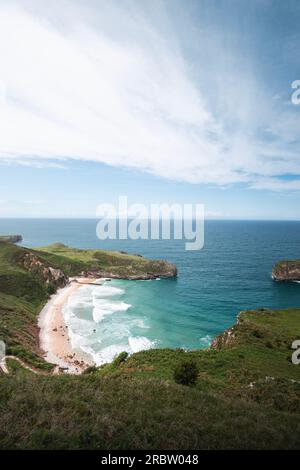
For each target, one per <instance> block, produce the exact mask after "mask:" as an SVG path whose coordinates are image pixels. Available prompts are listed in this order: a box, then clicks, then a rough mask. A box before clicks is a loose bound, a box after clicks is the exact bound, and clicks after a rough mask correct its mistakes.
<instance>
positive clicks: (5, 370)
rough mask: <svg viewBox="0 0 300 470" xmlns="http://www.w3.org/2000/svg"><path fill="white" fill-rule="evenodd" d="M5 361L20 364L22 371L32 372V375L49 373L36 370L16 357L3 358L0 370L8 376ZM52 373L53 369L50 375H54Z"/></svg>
mask: <svg viewBox="0 0 300 470" xmlns="http://www.w3.org/2000/svg"><path fill="white" fill-rule="evenodd" d="M6 359H13V360H14V361H17V362H18V363H19V364H21V366H22V367H24V369H27V370H30V372H33V373H34V374H39V375H49V372H45V371H42V370H39V369H36V368H34V367H30V366H28V365H27V364H26V363H25V362H24V361H22V360H21V359H20V358H18V357H17V356H5V357H4V358H3V359H2V361H1V362H0V369H1V370H2V372H4V374H9V369H8V367H7V365H6V362H5V361H6ZM54 372H55V369H54V371H53V372H51V374H54Z"/></svg>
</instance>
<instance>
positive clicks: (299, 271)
mask: <svg viewBox="0 0 300 470" xmlns="http://www.w3.org/2000/svg"><path fill="white" fill-rule="evenodd" d="M272 279H274V281H300V260H287V261H279V262H278V263H276V264H275V266H274V267H273V270H272Z"/></svg>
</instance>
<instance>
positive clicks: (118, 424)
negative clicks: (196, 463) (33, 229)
mask: <svg viewBox="0 0 300 470" xmlns="http://www.w3.org/2000/svg"><path fill="white" fill-rule="evenodd" d="M22 250H23V249H22V248H19V247H16V246H13V245H8V244H4V243H0V315H1V317H0V320H1V321H0V337H1V338H3V339H5V341H6V342H7V343H8V349H9V351H8V352H9V353H15V354H17V355H19V356H20V357H22V358H25V359H26V360H27V361H28V362H31V363H32V364H34V365H38V366H40V367H42V366H43V365H44V366H46V367H47V365H46V364H45V363H44V362H42V360H41V358H40V357H39V355H38V354H39V352H38V350H37V342H36V327H35V325H36V315H37V312H38V311H39V309H40V307H41V305H42V304H43V303H44V302H45V300H46V299H47V296H48V293H47V289H46V287H45V285H44V284H43V283H41V282H40V281H39V280H38V279H37V278H35V277H34V276H33V275H31V274H30V273H28V272H27V271H25V270H24V269H23V268H22V266H21V265H20V264H19V261H20V257H21V254H22ZM50 250H51V253H50V254H49V253H46V252H45V251H44V249H43V250H40V251H39V255H40V256H42V257H44V258H43V259H45V260H47V262H49V261H50V260H51V262H52V264H53V265H55V266H59V267H63V266H64V267H65V269H69V274H71V273H74V274H75V271H76V270H78V269H80V270H81V269H82V266H83V265H84V266H87V265H89V266H90V264H89V263H94V259H93V255H92V253H93V252H88V253H86V252H81V251H79V252H78V251H75V250H71V252H70V251H69V250H68V249H66V248H65V247H62V246H61V247H60V248H59V249H58V251H59V254H54V251H55V248H54V247H52V248H50ZM66 252H67V254H66ZM35 253H37V252H35ZM63 253H65V254H63ZM71 253H72V254H71ZM104 255H105V254H104ZM110 256H111V255H110ZM116 256H117V257H118V258H119V257H120V258H121V259H122V258H123V257H122V256H121V255H120V254H118V255H116ZM118 262H119V261H118ZM73 263H74V264H73ZM233 332H234V341H233V342H232V343H229V345H228V346H227V347H224V348H222V349H220V350H198V351H192V352H189V353H186V352H184V351H182V350H169V349H161V350H159V349H158V350H150V351H144V352H140V353H137V354H134V355H133V356H131V357H130V358H128V360H127V361H126V362H125V363H124V364H122V365H120V366H118V367H116V366H113V365H106V366H103V367H102V368H100V369H99V370H98V371H96V372H94V373H91V374H89V375H83V376H80V377H71V376H59V377H57V376H36V375H34V374H32V373H30V372H28V371H25V370H24V369H22V368H21V367H20V366H19V365H18V364H17V363H16V362H14V361H8V365H9V367H10V369H11V370H12V372H13V373H12V374H11V375H10V376H4V375H2V376H1V375H0V448H111V449H116V448H122V449H126V448H145V449H146V448H147V449H148V448H153V449H155V448H175V449H176V448H181V449H183V448H191V449H192V448H194V449H200V448H299V445H300V424H299V423H300V420H299V417H300V416H299V415H300V384H299V383H297V382H298V381H299V382H300V366H296V365H293V364H292V363H291V360H290V358H291V353H292V350H291V349H290V346H291V343H292V341H293V340H294V339H296V338H300V309H289V310H281V311H270V310H263V311H253V312H243V313H242V314H241V315H240V317H239V324H238V326H236V327H234V330H233ZM187 357H192V358H194V359H195V360H196V361H197V363H198V366H199V377H198V382H197V385H196V386H195V387H194V388H189V387H184V386H180V385H177V384H175V383H174V380H173V371H174V368H175V366H176V364H177V363H178V362H179V361H181V360H182V359H184V358H187ZM269 377H272V378H271V379H270V378H269ZM291 379H293V380H294V381H296V382H293V381H292V380H291ZM250 384H252V386H250Z"/></svg>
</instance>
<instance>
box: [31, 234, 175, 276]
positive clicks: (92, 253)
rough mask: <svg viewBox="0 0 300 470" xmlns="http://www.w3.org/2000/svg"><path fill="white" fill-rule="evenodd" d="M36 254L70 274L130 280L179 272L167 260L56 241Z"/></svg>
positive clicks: (36, 251)
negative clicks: (75, 246)
mask: <svg viewBox="0 0 300 470" xmlns="http://www.w3.org/2000/svg"><path fill="white" fill-rule="evenodd" d="M35 254H36V255H37V256H39V257H41V258H43V259H44V260H47V261H48V262H49V263H51V264H52V265H53V266H56V267H57V268H59V269H62V270H63V271H64V273H65V274H66V275H68V276H78V275H82V276H85V277H86V276H87V277H88V276H91V277H110V278H115V279H130V280H146V279H156V278H158V277H161V278H172V277H176V276H177V268H176V266H175V265H174V264H171V263H169V262H168V261H164V260H151V259H147V258H144V257H143V256H140V255H131V254H128V253H125V252H119V251H106V250H81V249H77V248H70V247H68V246H65V245H63V244H61V243H55V244H53V245H49V246H46V247H44V248H39V249H38V250H35Z"/></svg>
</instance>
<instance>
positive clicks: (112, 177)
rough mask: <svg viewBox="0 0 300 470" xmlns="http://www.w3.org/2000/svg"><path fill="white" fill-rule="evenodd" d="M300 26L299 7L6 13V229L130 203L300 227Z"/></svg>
mask: <svg viewBox="0 0 300 470" xmlns="http://www.w3.org/2000/svg"><path fill="white" fill-rule="evenodd" d="M299 22H300V2H299V1H297V0H295V1H294V0H287V1H285V2H282V1H280V0H252V1H251V2H249V1H246V0H197V1H196V0H165V1H163V0H151V1H148V0H139V1H133V0H122V1H120V0H119V1H114V0H110V1H108V0H105V1H104V0H72V1H70V0H59V1H55V0H53V1H51V2H48V1H46V0H9V1H8V0H0V57H1V61H0V217H94V216H95V215H96V208H97V206H98V205H99V204H101V203H109V202H113V203H116V202H117V199H118V197H119V196H123V195H126V196H128V201H129V203H145V204H151V203H169V204H172V203H177V202H179V203H201V204H204V205H205V212H206V215H207V217H213V218H243V219H244V218H250V219H256V218H257V219H300V209H299V208H300V160H299V152H300V132H299V131H300V104H296V102H295V101H294V102H293V101H292V94H293V92H294V91H295V90H293V89H292V83H293V82H294V81H295V80H300V56H299V48H300V30H299ZM299 96H300V93H299Z"/></svg>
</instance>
